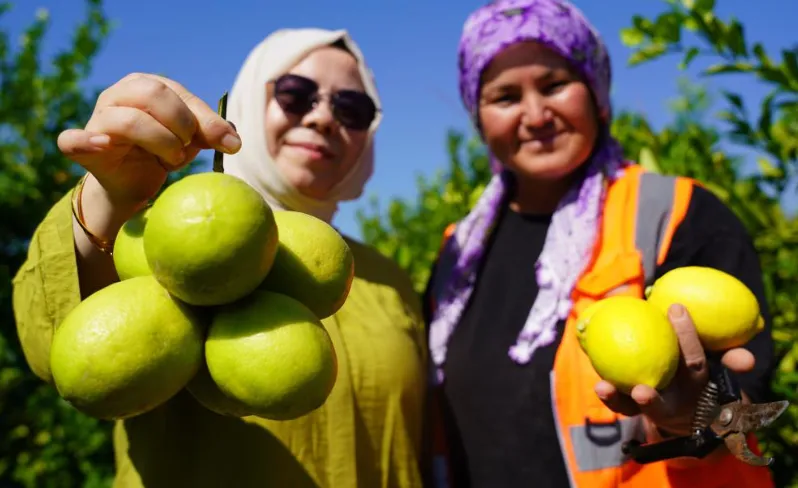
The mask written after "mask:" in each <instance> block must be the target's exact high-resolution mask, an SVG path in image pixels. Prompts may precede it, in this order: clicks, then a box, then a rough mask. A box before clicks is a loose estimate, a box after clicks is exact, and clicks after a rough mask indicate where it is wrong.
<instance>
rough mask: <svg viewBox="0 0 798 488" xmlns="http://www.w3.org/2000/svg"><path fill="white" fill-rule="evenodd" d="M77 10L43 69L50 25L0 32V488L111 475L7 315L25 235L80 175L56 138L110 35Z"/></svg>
mask: <svg viewBox="0 0 798 488" xmlns="http://www.w3.org/2000/svg"><path fill="white" fill-rule="evenodd" d="M73 3H76V7H78V6H79V3H77V2H73ZM11 8H12V5H11V4H10V3H7V2H0V18H2V19H5V17H4V16H5V14H6V13H7V12H8V11H9V10H10V9H11ZM84 8H85V15H84V16H83V17H82V20H81V21H80V22H79V23H78V24H77V26H76V27H75V30H74V32H73V35H72V39H71V41H70V43H69V44H68V45H66V46H63V47H62V48H61V49H59V50H57V51H56V53H55V54H54V55H53V56H52V57H48V58H47V59H43V54H42V51H43V43H44V40H45V38H46V35H47V31H48V27H49V25H50V19H49V16H48V13H47V12H46V11H45V10H40V11H38V12H37V14H36V16H35V18H33V19H31V22H30V24H29V25H27V26H26V27H25V28H24V29H22V30H23V33H22V36H21V37H19V38H17V37H14V38H11V36H10V35H9V32H8V31H7V30H6V29H3V28H0V215H2V219H0V242H2V246H0V260H2V261H0V486H2V487H3V488H6V487H8V488H17V487H26V488H27V487H30V488H33V487H36V488H39V487H59V488H60V487H65V488H66V487H70V488H71V487H80V486H84V487H97V486H108V484H109V480H110V479H111V476H112V474H113V453H112V449H111V440H110V439H111V425H110V423H107V422H100V421H97V420H95V419H93V418H90V417H87V416H85V415H83V414H81V413H79V412H77V411H76V410H75V409H73V408H72V407H70V406H69V405H68V404H67V403H66V402H64V401H62V400H60V399H59V397H58V395H57V394H56V393H55V390H54V389H53V388H52V387H51V386H49V385H46V384H45V383H43V382H42V381H41V380H40V379H39V378H37V377H36V376H34V375H33V373H31V371H30V368H28V366H27V364H26V363H25V359H24V357H23V355H22V351H21V348H20V345H19V341H18V339H17V334H16V327H15V322H14V316H13V313H12V308H11V277H12V276H14V274H15V273H16V272H17V270H18V269H19V267H20V265H21V264H22V262H23V261H24V259H25V255H26V252H27V246H28V242H29V240H30V238H31V236H32V234H33V231H34V230H35V228H36V226H37V225H38V224H39V222H41V220H42V219H43V218H44V216H45V214H46V213H47V211H48V210H49V209H50V207H51V206H52V205H53V204H54V203H55V202H56V201H58V200H59V199H60V198H61V197H62V196H63V195H65V194H66V193H67V192H68V191H69V190H70V189H71V188H72V187H73V185H74V184H75V181H76V180H77V178H78V177H79V176H80V175H81V174H82V173H83V172H82V170H81V169H80V168H79V167H77V165H74V164H73V163H72V162H70V161H69V160H67V159H66V158H64V157H63V156H62V155H61V154H60V153H59V151H58V148H57V146H56V140H57V137H58V134H59V133H60V132H61V131H63V130H64V129H67V128H69V127H81V126H83V125H84V124H85V123H86V121H87V120H88V118H89V116H90V115H91V111H92V107H93V105H94V103H95V100H96V97H97V94H98V92H97V90H90V89H89V88H88V87H86V86H84V85H85V80H86V78H87V77H88V76H89V74H90V72H91V67H92V63H93V61H94V59H95V57H96V55H97V54H98V52H99V50H100V49H101V48H102V46H103V43H104V42H105V40H106V39H107V37H108V35H109V31H110V22H109V19H108V18H107V17H106V15H105V13H104V11H103V9H102V2H101V0H86V1H85V3H84ZM16 30H18V29H16ZM192 167H193V165H192ZM182 174H183V173H180V174H175V175H174V176H173V177H172V178H171V180H170V181H174V180H175V179H177V178H179V177H180V175H182Z"/></svg>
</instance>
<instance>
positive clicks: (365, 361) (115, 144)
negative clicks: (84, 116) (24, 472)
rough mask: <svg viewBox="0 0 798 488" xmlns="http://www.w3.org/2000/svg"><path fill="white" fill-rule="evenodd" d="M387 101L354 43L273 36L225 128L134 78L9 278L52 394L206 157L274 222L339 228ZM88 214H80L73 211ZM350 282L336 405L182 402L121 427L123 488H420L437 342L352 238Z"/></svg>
mask: <svg viewBox="0 0 798 488" xmlns="http://www.w3.org/2000/svg"><path fill="white" fill-rule="evenodd" d="M379 104H380V101H379V97H378V95H377V90H376V88H375V86H374V82H373V80H372V78H371V74H370V72H369V70H368V68H367V67H366V64H365V62H364V59H363V56H362V54H361V52H360V50H359V49H358V47H357V45H356V44H355V43H354V42H353V41H352V40H351V39H350V38H349V35H348V34H347V32H346V31H344V30H337V31H327V30H321V29H292V30H281V31H277V32H275V33H273V34H272V35H270V36H268V37H267V38H266V39H265V40H263V41H262V42H261V43H260V44H258V45H257V46H256V47H255V48H254V49H253V50H252V52H251V53H250V55H249V56H248V57H247V59H246V61H245V63H244V65H243V67H242V68H241V71H240V72H239V74H238V77H237V78H236V81H235V84H234V87H233V89H232V91H231V93H230V101H229V108H228V119H229V120H230V121H231V122H232V123H233V124H234V125H235V127H233V126H231V125H230V124H228V123H226V122H225V121H223V120H222V119H221V118H219V117H218V116H217V115H216V114H215V113H214V111H213V110H211V109H210V108H209V107H208V106H207V105H206V104H205V103H203V102H202V101H200V100H199V99H198V98H197V97H195V96H194V95H192V94H191V93H190V92H189V91H187V90H186V89H185V88H184V87H182V86H181V85H179V84H178V83H175V82H174V81H172V80H169V79H165V78H162V77H159V76H155V75H146V74H135V75H129V76H127V77H125V78H123V79H122V80H121V81H119V82H118V83H117V84H115V85H113V86H112V87H110V88H109V89H107V90H106V91H105V92H104V93H103V94H102V95H101V96H100V97H99V99H98V101H97V106H96V107H95V111H94V113H93V115H92V118H91V119H90V120H89V122H88V123H87V125H86V127H85V129H74V130H69V131H66V132H64V133H63V134H61V136H60V137H59V141H58V143H59V147H60V148H61V150H62V151H63V152H64V153H65V154H66V155H67V156H69V157H70V158H71V159H73V160H75V161H76V162H78V163H79V164H80V165H82V166H83V167H84V168H86V170H87V176H86V178H85V180H83V181H82V182H81V184H79V185H78V186H76V190H75V191H74V192H72V194H69V195H66V196H65V197H64V198H62V200H61V201H59V202H58V203H57V204H56V205H55V206H53V208H52V209H51V210H50V212H49V213H48V215H47V217H46V218H45V219H44V221H43V222H42V223H41V224H40V225H39V227H38V229H37V231H36V233H35V234H34V236H33V239H32V241H31V245H30V251H29V255H28V260H27V261H26V262H25V264H24V265H23V266H22V267H21V269H20V271H19V273H18V274H17V276H16V277H15V279H14V309H15V315H16V320H17V328H18V331H19V336H20V340H21V343H22V346H23V350H24V352H25V356H26V359H27V361H28V363H29V365H30V366H31V368H32V370H33V371H34V372H35V373H36V374H37V375H38V376H39V377H41V378H42V379H44V380H45V381H48V382H50V383H52V376H51V372H50V367H49V361H48V358H49V350H50V341H51V339H52V334H53V331H54V330H55V328H56V327H57V326H58V325H59V324H60V323H61V321H62V320H63V318H64V317H65V316H66V314H68V313H69V311H71V310H72V309H73V308H74V307H75V306H76V305H77V304H78V303H79V302H80V301H81V300H82V299H84V298H85V297H87V296H88V295H90V294H91V293H93V292H94V291H96V290H99V289H101V288H103V287H105V286H108V285H109V284H111V283H113V282H115V281H117V280H118V277H117V276H116V272H115V270H114V266H113V261H112V259H111V256H110V255H109V249H110V248H111V246H112V244H113V241H112V236H115V235H116V232H117V231H118V229H119V228H120V226H121V224H122V223H123V222H125V221H126V220H127V219H128V218H129V217H130V216H131V215H133V214H134V213H135V212H136V211H138V210H139V209H141V208H142V207H143V206H144V205H145V204H146V202H147V201H148V200H149V199H151V198H152V197H153V196H154V195H156V193H157V192H158V190H159V189H160V188H161V187H162V185H163V184H164V182H165V180H166V176H167V174H168V172H169V171H172V170H174V169H177V168H180V167H182V166H184V165H185V164H186V163H187V162H188V161H191V160H192V159H193V158H194V157H195V156H196V154H197V153H198V152H199V151H200V150H201V149H204V148H213V149H216V150H220V151H222V152H224V153H225V158H224V170H225V172H227V173H229V174H232V175H235V176H237V177H239V178H241V179H243V180H244V181H246V182H247V183H248V184H249V185H250V186H252V187H253V188H255V189H256V190H257V191H258V192H259V193H260V194H261V195H262V196H263V197H264V199H265V200H266V201H267V202H268V203H269V204H270V205H271V206H272V207H273V208H275V209H290V210H295V211H301V212H305V213H308V214H312V215H314V216H316V217H319V218H321V219H323V220H325V221H327V222H330V221H331V219H332V218H333V216H334V214H335V211H336V209H337V205H338V202H341V201H344V200H352V199H355V198H357V197H358V196H359V195H360V194H361V193H362V190H363V185H364V184H365V183H366V181H367V180H368V178H369V177H370V175H371V173H372V170H373V148H372V137H373V134H374V131H375V130H376V128H377V126H378V125H379V122H380V117H381V114H380V110H379V106H380V105H379ZM73 195H74V199H80V202H81V203H82V207H83V215H82V218H81V216H80V213H79V212H78V213H76V212H73V210H72V208H73V205H71V204H72V202H73V200H72V199H73ZM347 242H348V243H349V246H350V247H351V249H352V251H353V254H354V257H355V263H356V266H355V279H354V281H353V283H352V287H351V291H350V294H349V298H348V299H347V302H346V303H345V304H344V305H343V307H342V308H341V309H340V310H339V311H338V312H337V313H335V314H334V315H332V316H331V317H329V318H327V319H325V320H324V321H323V322H324V325H325V327H326V329H327V330H328V332H329V334H330V336H331V338H332V340H333V343H334V345H335V348H336V353H337V356H338V377H337V381H336V384H335V387H334V388H333V390H332V393H331V394H330V396H329V398H328V400H327V402H326V403H325V404H324V405H323V406H322V407H321V408H319V409H317V410H315V411H314V412H312V413H310V414H309V415H307V416H304V417H302V418H299V419H296V420H291V421H282V422H278V421H268V420H264V419H262V418H258V417H245V418H242V419H239V418H236V417H228V416H223V415H219V414H216V413H213V412H211V411H209V410H207V409H205V408H204V407H202V406H201V405H200V404H199V403H198V402H197V401H196V400H195V399H194V398H193V397H192V396H191V395H190V394H188V393H187V392H185V391H184V392H181V393H180V394H178V395H176V396H175V397H174V398H172V399H171V400H170V401H169V402H167V403H166V404H164V405H163V406H161V407H159V408H157V409H155V410H153V411H150V412H148V413H145V414H143V415H140V416H138V417H134V418H131V419H127V420H124V421H118V422H117V423H116V426H115V431H114V433H115V435H114V447H115V451H116V464H117V476H116V481H115V486H119V487H123V486H124V487H128V486H146V487H155V486H165V487H167V486H168V487H178V486H179V487H182V486H187V487H188V486H190V487H203V486H208V487H227V486H234V487H247V486H259V487H260V486H279V487H291V488H293V487H303V486H323V487H336V488H337V487H350V486H363V487H369V488H370V487H387V486H419V485H420V484H421V482H420V475H419V458H420V449H421V447H420V446H421V423H422V403H423V391H424V371H425V367H424V363H425V359H426V357H425V350H426V346H425V342H424V332H423V325H422V321H421V312H420V304H419V301H418V297H417V296H416V295H415V294H414V293H413V290H412V287H411V285H410V282H409V280H408V279H407V277H406V276H405V275H404V274H403V273H402V272H401V270H400V269H399V268H398V267H397V266H396V265H395V264H393V263H392V262H390V261H389V260H388V259H386V258H384V257H382V256H381V255H379V254H378V253H377V252H376V251H375V250H372V249H370V248H368V247H366V246H365V245H363V244H360V243H357V242H355V241H353V240H352V239H347Z"/></svg>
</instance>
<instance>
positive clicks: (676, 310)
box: [670, 303, 684, 319]
mask: <svg viewBox="0 0 798 488" xmlns="http://www.w3.org/2000/svg"><path fill="white" fill-rule="evenodd" d="M670 312H671V317H673V318H675V319H680V318H682V316H684V307H683V306H682V305H679V304H678V303H674V304H673V305H671V307H670Z"/></svg>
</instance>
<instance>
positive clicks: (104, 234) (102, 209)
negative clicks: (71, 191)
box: [75, 174, 147, 244]
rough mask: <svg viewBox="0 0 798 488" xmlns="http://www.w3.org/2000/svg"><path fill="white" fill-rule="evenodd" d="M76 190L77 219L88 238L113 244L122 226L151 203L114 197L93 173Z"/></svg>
mask: <svg viewBox="0 0 798 488" xmlns="http://www.w3.org/2000/svg"><path fill="white" fill-rule="evenodd" d="M75 191H76V192H77V194H76V195H75V207H76V209H77V210H78V211H77V212H75V217H76V219H78V223H79V224H81V227H82V228H83V230H84V231H85V232H86V234H87V237H94V238H96V239H98V240H100V241H103V242H107V243H111V244H113V241H114V239H115V238H116V235H117V233H118V232H119V229H120V228H121V227H122V225H124V223H125V222H127V221H128V219H130V218H131V217H132V216H133V215H134V214H135V213H136V212H138V211H139V210H140V209H142V208H144V207H145V206H146V204H147V201H146V200H145V201H141V202H138V201H131V200H124V199H119V198H114V197H113V195H111V194H110V193H109V192H108V191H107V190H106V189H105V188H104V187H103V186H102V185H101V184H100V182H99V181H97V179H96V178H95V177H94V176H93V175H92V174H88V175H86V177H85V180H84V181H83V182H82V183H81V184H79V185H78V186H77V187H76V189H75ZM89 234H90V235H91V236H89ZM95 244H96V243H95Z"/></svg>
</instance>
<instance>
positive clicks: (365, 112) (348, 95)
mask: <svg viewBox="0 0 798 488" xmlns="http://www.w3.org/2000/svg"><path fill="white" fill-rule="evenodd" d="M333 112H334V114H335V118H336V119H338V121H339V122H340V123H341V125H343V126H344V127H347V128H349V129H352V130H366V129H368V128H369V126H370V125H371V122H372V121H373V120H374V116H375V115H376V114H377V107H376V106H375V105H374V101H373V100H372V99H371V97H370V96H368V95H367V94H365V93H362V92H357V91H349V90H342V91H340V92H338V93H336V94H335V97H334V98H333Z"/></svg>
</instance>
